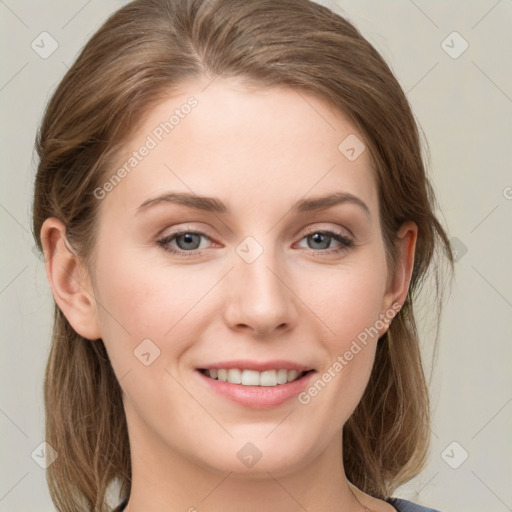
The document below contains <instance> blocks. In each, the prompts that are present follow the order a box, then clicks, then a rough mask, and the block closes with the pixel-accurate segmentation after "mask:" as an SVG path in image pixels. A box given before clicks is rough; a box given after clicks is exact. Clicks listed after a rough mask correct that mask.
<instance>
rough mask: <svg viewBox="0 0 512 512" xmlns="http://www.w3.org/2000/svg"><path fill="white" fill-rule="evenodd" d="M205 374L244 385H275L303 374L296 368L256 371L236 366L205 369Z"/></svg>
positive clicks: (290, 380)
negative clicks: (227, 368)
mask: <svg viewBox="0 0 512 512" xmlns="http://www.w3.org/2000/svg"><path fill="white" fill-rule="evenodd" d="M205 374H206V375H207V376H208V377H210V378H212V379H216V380H221V381H224V382H229V383H230V384H242V385H244V386H267V387H268V386H277V385H278V384H286V383H287V382H293V381H294V380H297V379H298V378H300V377H302V376H303V375H304V372H298V371H297V370H286V369H284V368H283V369H281V370H266V371H264V372H257V371H255V370H240V369H238V368H230V369H229V370H226V369H224V368H215V369H211V370H205Z"/></svg>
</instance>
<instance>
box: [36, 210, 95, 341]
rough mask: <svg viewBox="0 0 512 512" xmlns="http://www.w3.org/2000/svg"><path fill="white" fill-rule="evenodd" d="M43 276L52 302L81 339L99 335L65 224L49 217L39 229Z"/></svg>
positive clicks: (87, 288)
mask: <svg viewBox="0 0 512 512" xmlns="http://www.w3.org/2000/svg"><path fill="white" fill-rule="evenodd" d="M41 242H42V245H43V251H44V255H45V269H46V277H47V279H48V282H49V283H50V286H51V289H52V293H53V297H54V299H55V302H56V303H57V305H58V306H59V308H60V309H61V311H62V313H63V314H64V316H65V317H66V318H67V320H68V322H69V323H70V324H71V326H72V327H73V329H74V330H75V331H76V332H77V333H78V334H80V335H81V336H83V337H84V338H87V339H90V340H94V339H98V338H100V337H101V333H100V329H99V322H98V317H97V308H96V301H95V300H94V296H93V291H92V285H91V281H90V278H89V276H88V273H87V272H86V270H85V266H84V265H83V262H82V261H81V259H80V257H79V256H78V254H77V253H76V251H75V250H74V248H73V247H72V246H71V244H70V243H69V242H68V240H67V239H66V227H65V226H64V224H63V223H62V222H61V221H60V220H58V219H56V218H53V217H52V218H48V219H46V220H45V221H44V223H43V226H42V228H41Z"/></svg>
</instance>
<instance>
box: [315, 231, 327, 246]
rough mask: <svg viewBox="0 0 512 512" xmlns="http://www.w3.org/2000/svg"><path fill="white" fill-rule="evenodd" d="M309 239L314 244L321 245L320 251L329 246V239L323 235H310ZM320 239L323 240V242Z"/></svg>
mask: <svg viewBox="0 0 512 512" xmlns="http://www.w3.org/2000/svg"><path fill="white" fill-rule="evenodd" d="M311 238H312V239H313V242H314V243H318V244H320V245H321V247H320V248H321V249H325V248H326V247H327V246H328V245H329V237H328V236H326V235H324V234H323V233H314V234H313V235H311ZM322 239H324V241H323V242H322ZM326 240H327V243H326Z"/></svg>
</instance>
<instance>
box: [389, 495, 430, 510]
mask: <svg viewBox="0 0 512 512" xmlns="http://www.w3.org/2000/svg"><path fill="white" fill-rule="evenodd" d="M386 501H387V502H388V503H390V504H391V505H393V507H395V508H396V509H397V511H398V512H440V511H439V510H435V509H433V508H428V507H422V506H421V505H416V503H412V502H411V501H407V500H404V499H402V498H389V499H388V500H386Z"/></svg>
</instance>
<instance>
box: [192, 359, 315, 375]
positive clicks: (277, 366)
mask: <svg viewBox="0 0 512 512" xmlns="http://www.w3.org/2000/svg"><path fill="white" fill-rule="evenodd" d="M231 368H239V369H241V370H255V371H257V372H264V371H266V370H297V371H299V372H307V371H309V370H313V368H312V367H311V366H307V365H304V364H300V363H295V362H293V361H286V360H284V359H278V360H274V361H249V360H246V359H243V360H242V359H238V360H236V361H220V362H218V363H212V364H207V365H205V366H201V367H200V368H199V369H201V370H211V369H226V370H229V369H231Z"/></svg>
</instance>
